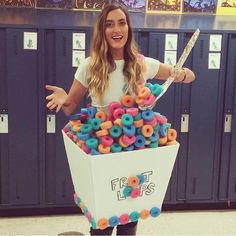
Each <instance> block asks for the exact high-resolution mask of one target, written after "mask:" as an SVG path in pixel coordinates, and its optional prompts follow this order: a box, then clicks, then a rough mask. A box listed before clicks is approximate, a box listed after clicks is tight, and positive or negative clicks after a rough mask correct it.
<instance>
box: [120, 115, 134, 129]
mask: <svg viewBox="0 0 236 236" xmlns="http://www.w3.org/2000/svg"><path fill="white" fill-rule="evenodd" d="M121 122H122V124H123V125H124V126H129V125H132V124H133V122H134V118H133V117H132V116H131V115H129V114H124V115H122V117H121Z"/></svg>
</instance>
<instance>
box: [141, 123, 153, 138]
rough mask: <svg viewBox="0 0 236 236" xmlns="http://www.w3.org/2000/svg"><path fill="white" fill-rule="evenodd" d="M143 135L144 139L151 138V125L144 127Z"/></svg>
mask: <svg viewBox="0 0 236 236" xmlns="http://www.w3.org/2000/svg"><path fill="white" fill-rule="evenodd" d="M142 134H143V136H144V137H147V138H149V137H151V136H152V134H153V127H152V126H151V125H144V126H143V127H142Z"/></svg>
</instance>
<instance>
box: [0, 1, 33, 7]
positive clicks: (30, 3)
mask: <svg viewBox="0 0 236 236" xmlns="http://www.w3.org/2000/svg"><path fill="white" fill-rule="evenodd" d="M34 2H35V1H34V0H0V6H12V7H35V3H34Z"/></svg>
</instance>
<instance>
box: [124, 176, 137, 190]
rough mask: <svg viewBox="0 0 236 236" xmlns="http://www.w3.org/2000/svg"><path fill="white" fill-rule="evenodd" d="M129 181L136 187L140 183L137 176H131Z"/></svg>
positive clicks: (129, 183) (130, 184)
mask: <svg viewBox="0 0 236 236" xmlns="http://www.w3.org/2000/svg"><path fill="white" fill-rule="evenodd" d="M127 182H128V185H129V186H131V187H132V188H136V187H137V186H138V185H139V178H138V177H137V176H130V177H129V178H128V180H127Z"/></svg>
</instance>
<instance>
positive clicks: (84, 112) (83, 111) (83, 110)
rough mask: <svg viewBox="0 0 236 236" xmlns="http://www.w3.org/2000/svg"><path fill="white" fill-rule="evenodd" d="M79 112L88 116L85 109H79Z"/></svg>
mask: <svg viewBox="0 0 236 236" xmlns="http://www.w3.org/2000/svg"><path fill="white" fill-rule="evenodd" d="M80 112H81V113H82V114H85V115H87V114H88V109H87V108H81V109H80Z"/></svg>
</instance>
